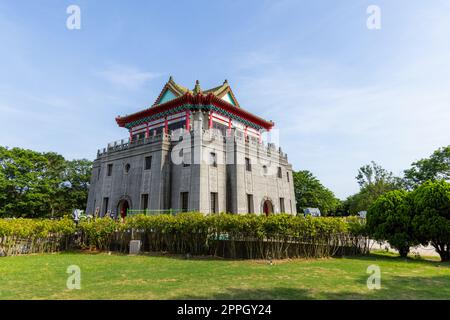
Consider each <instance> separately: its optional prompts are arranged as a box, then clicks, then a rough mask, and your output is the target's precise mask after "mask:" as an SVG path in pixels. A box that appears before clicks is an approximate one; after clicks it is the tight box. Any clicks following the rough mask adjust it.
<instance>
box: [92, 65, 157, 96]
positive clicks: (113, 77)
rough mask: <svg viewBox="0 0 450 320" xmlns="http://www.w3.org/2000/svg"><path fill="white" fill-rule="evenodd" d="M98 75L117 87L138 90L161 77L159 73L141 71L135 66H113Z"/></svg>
mask: <svg viewBox="0 0 450 320" xmlns="http://www.w3.org/2000/svg"><path fill="white" fill-rule="evenodd" d="M96 75H98V76H100V77H101V78H103V79H105V80H107V81H108V82H110V83H111V84H113V85H114V86H117V87H121V88H125V89H130V90H137V89H140V88H142V86H144V84H145V83H146V82H147V81H149V80H153V79H156V78H158V77H159V76H161V74H159V73H155V72H147V71H142V70H139V69H138V68H136V67H133V66H127V65H120V64H111V65H109V66H108V67H107V68H106V69H105V70H102V71H97V72H96Z"/></svg>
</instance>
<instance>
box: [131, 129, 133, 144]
mask: <svg viewBox="0 0 450 320" xmlns="http://www.w3.org/2000/svg"><path fill="white" fill-rule="evenodd" d="M132 141H133V128H131V129H130V142H132Z"/></svg>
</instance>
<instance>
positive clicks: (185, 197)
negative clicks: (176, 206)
mask: <svg viewBox="0 0 450 320" xmlns="http://www.w3.org/2000/svg"><path fill="white" fill-rule="evenodd" d="M188 207H189V192H182V193H181V211H182V212H187V211H188Z"/></svg>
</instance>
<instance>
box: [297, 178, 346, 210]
mask: <svg viewBox="0 0 450 320" xmlns="http://www.w3.org/2000/svg"><path fill="white" fill-rule="evenodd" d="M293 178H294V189H295V200H296V202H297V211H298V212H302V211H303V209H304V208H319V209H320V211H321V212H322V213H323V214H324V215H329V214H330V213H333V212H335V211H336V210H337V208H338V206H339V205H340V201H339V199H337V198H336V197H335V196H334V194H333V192H331V191H330V190H329V189H327V188H325V187H324V186H323V185H322V184H321V183H320V181H319V180H318V179H317V178H316V177H315V176H314V175H313V174H312V173H311V172H309V171H307V170H304V171H298V172H293Z"/></svg>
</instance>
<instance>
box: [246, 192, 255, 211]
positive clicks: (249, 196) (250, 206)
mask: <svg viewBox="0 0 450 320" xmlns="http://www.w3.org/2000/svg"><path fill="white" fill-rule="evenodd" d="M247 212H248V213H255V210H254V208H253V195H252V194H247Z"/></svg>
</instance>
